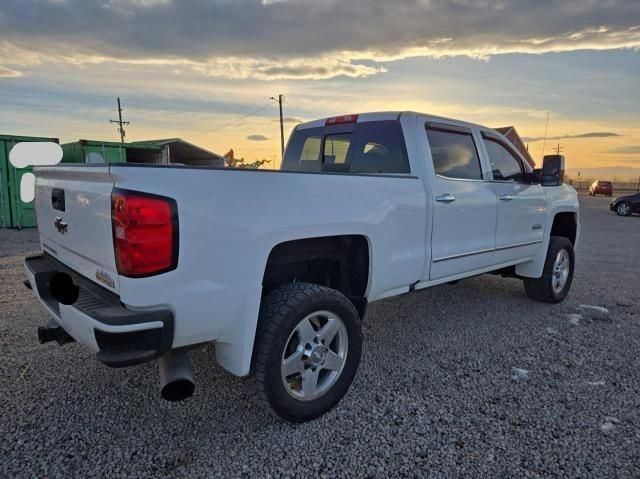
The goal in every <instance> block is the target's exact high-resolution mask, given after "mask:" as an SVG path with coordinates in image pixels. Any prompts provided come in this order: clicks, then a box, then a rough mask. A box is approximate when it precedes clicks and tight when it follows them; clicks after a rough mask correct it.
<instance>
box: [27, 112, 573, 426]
mask: <svg viewBox="0 0 640 479" xmlns="http://www.w3.org/2000/svg"><path fill="white" fill-rule="evenodd" d="M563 169H564V165H563V159H562V158H559V157H550V158H546V159H545V164H544V166H543V168H542V169H541V170H532V169H531V167H530V166H529V165H528V164H527V162H526V161H524V159H523V158H522V156H521V155H520V154H519V153H518V152H517V151H516V149H514V147H513V146H512V145H511V144H510V143H509V141H508V140H506V139H505V138H504V137H503V136H501V135H500V134H499V133H497V132H496V131H494V130H492V129H490V128H485V127H482V126H478V125H474V124H470V123H466V122H462V121H457V120H451V119H445V118H439V117H434V116H429V115H424V114H419V113H413V112H383V113H366V114H359V115H345V116H339V117H333V118H328V119H322V120H317V121H313V122H309V123H305V124H301V125H298V126H297V127H296V128H295V129H294V131H293V133H292V135H291V138H290V140H289V143H288V146H287V149H286V153H285V157H284V159H283V163H282V168H281V170H279V171H263V170H238V169H231V168H226V169H225V168H208V167H189V166H156V165H135V164H111V165H95V164H87V165H80V166H67V165H58V166H54V167H39V168H36V211H37V219H38V226H39V231H40V239H41V245H42V254H41V255H38V256H34V257H29V258H27V259H26V260H25V269H26V273H27V277H28V280H27V281H26V282H25V284H26V285H27V286H28V287H31V288H32V289H33V290H34V292H35V293H36V295H37V296H38V298H39V299H40V301H41V302H42V304H43V305H44V307H45V308H46V309H47V310H48V312H49V313H50V314H51V315H52V316H53V318H52V319H51V320H50V321H49V323H48V324H47V325H46V326H42V327H40V328H39V337H40V340H41V341H42V342H46V341H51V340H57V341H58V342H59V343H64V342H67V341H72V340H75V341H77V342H79V343H81V344H83V345H85V346H86V347H88V348H90V349H91V350H93V351H95V353H96V356H97V359H99V360H100V361H102V362H104V363H106V364H107V365H110V366H114V367H122V366H129V365H133V364H138V363H141V362H144V361H150V360H155V359H159V365H160V382H161V392H162V396H163V397H164V398H165V399H169V400H180V399H184V398H185V397H188V396H189V395H191V394H192V392H193V390H194V382H193V373H192V370H191V365H190V362H189V359H188V354H187V352H188V350H189V349H190V348H192V347H195V346H198V345H202V344H205V343H211V342H213V343H214V344H215V352H216V361H217V362H218V364H220V365H221V366H222V367H223V368H225V369H226V370H227V371H230V372H231V373H233V374H236V375H238V376H249V375H250V376H252V378H253V381H254V384H255V386H256V387H255V391H256V396H257V398H258V399H259V400H260V402H261V403H264V404H266V405H269V406H270V407H271V408H272V409H273V411H275V412H276V413H277V414H278V415H280V416H281V417H283V418H285V419H287V420H290V421H305V420H309V419H313V418H315V417H317V416H319V415H321V414H323V413H324V412H326V411H328V410H329V409H331V408H332V407H333V406H335V405H336V404H337V403H338V401H340V399H341V398H342V396H343V395H344V394H345V393H346V392H347V390H348V388H349V386H350V384H351V382H352V380H353V378H354V375H355V373H356V370H357V367H358V363H359V361H360V352H361V345H362V334H361V320H362V319H363V318H364V316H365V311H366V308H367V304H368V303H369V302H372V301H377V300H379V299H383V298H389V297H391V296H398V295H402V294H405V293H409V292H412V291H416V290H421V289H425V288H429V287H431V286H436V285H438V284H442V283H448V282H454V281H456V280H459V279H461V278H466V277H470V276H476V275H480V274H483V273H488V272H497V273H500V274H502V275H505V276H510V277H517V278H522V279H523V281H524V288H525V291H526V293H527V295H528V296H529V297H530V298H532V299H535V300H538V301H546V302H550V303H556V302H559V301H562V300H563V299H564V297H565V296H566V295H567V293H568V291H569V288H570V286H571V282H572V278H573V271H574V247H575V245H576V242H577V240H578V236H579V231H580V228H579V216H578V199H577V194H576V191H575V190H574V189H573V188H572V187H570V186H567V185H564V184H563V182H562V177H563V174H564V171H563ZM461 301H464V299H461Z"/></svg>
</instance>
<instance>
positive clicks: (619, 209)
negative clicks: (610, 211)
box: [616, 201, 631, 216]
mask: <svg viewBox="0 0 640 479" xmlns="http://www.w3.org/2000/svg"><path fill="white" fill-rule="evenodd" d="M616 213H618V216H629V215H630V214H631V204H630V203H627V202H626V201H622V202H620V203H618V206H616Z"/></svg>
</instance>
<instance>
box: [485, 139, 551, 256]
mask: <svg viewBox="0 0 640 479" xmlns="http://www.w3.org/2000/svg"><path fill="white" fill-rule="evenodd" d="M482 142H483V149H484V152H485V154H486V155H487V159H488V161H489V162H490V164H491V173H492V177H493V183H492V184H493V188H494V189H495V194H496V196H497V198H498V224H497V227H496V252H495V257H494V263H496V264H500V263H505V262H509V261H514V260H519V259H523V258H527V257H531V256H535V255H536V254H537V253H538V251H539V250H540V244H541V243H542V240H543V237H544V230H545V222H546V218H547V196H546V193H545V191H544V188H543V187H542V186H541V185H539V184H531V183H530V182H529V181H527V173H528V168H527V167H526V166H525V163H524V160H523V159H522V158H521V157H520V155H519V154H518V153H517V152H516V151H515V149H514V148H513V147H511V145H510V144H509V143H508V142H507V141H505V140H504V139H503V138H501V137H500V136H498V135H496V134H493V133H491V132H482Z"/></svg>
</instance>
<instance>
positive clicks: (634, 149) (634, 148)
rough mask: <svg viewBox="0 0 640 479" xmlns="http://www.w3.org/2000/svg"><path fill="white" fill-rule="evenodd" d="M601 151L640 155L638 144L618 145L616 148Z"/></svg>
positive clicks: (614, 153)
mask: <svg viewBox="0 0 640 479" xmlns="http://www.w3.org/2000/svg"><path fill="white" fill-rule="evenodd" d="M603 153H608V154H612V155H640V145H628V146H620V147H618V148H613V149H611V150H608V151H605V152H603Z"/></svg>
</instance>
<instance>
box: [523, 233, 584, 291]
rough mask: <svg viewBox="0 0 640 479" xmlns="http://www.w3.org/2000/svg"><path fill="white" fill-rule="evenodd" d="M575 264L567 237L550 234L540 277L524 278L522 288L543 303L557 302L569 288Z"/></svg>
mask: <svg viewBox="0 0 640 479" xmlns="http://www.w3.org/2000/svg"><path fill="white" fill-rule="evenodd" d="M574 264H575V253H574V251H573V244H572V243H571V241H569V239H568V238H564V237H562V236H552V237H551V238H550V239H549V248H548V249H547V257H546V259H545V262H544V269H543V270H542V277H540V278H525V279H524V290H525V292H526V293H527V296H529V298H531V299H534V300H536V301H542V302H545V303H559V302H560V301H562V300H563V299H564V298H565V297H566V296H567V294H568V293H569V289H570V288H571V283H572V282H573V272H574Z"/></svg>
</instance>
